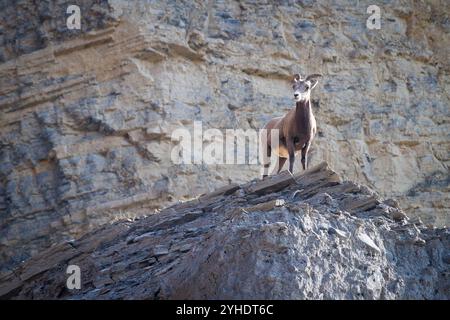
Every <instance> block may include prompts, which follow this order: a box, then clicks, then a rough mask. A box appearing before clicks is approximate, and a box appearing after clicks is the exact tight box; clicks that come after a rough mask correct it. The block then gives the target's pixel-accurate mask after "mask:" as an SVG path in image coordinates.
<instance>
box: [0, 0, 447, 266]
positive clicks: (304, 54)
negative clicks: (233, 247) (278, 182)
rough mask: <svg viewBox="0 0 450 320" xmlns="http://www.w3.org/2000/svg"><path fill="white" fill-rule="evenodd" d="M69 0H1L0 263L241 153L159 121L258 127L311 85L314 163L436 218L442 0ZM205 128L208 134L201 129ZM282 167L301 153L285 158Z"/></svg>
mask: <svg viewBox="0 0 450 320" xmlns="http://www.w3.org/2000/svg"><path fill="white" fill-rule="evenodd" d="M77 3H78V4H79V6H80V9H81V30H68V29H67V26H66V19H67V17H68V16H69V15H68V14H66V9H67V7H68V5H69V4H72V3H71V2H70V1H32V0H29V1H3V2H2V3H1V4H0V7H1V10H0V18H1V21H2V22H3V23H2V24H1V27H0V61H1V64H0V109H1V111H0V210H1V211H0V255H1V256H0V266H1V268H2V271H5V270H8V269H10V268H12V267H13V266H15V265H17V264H18V263H20V262H21V261H22V260H25V259H27V258H29V257H30V256H32V255H33V254H35V253H37V252H38V251H40V250H41V249H43V248H46V247H49V246H50V245H51V244H53V243H57V242H59V241H61V240H63V239H70V238H78V237H80V236H81V235H82V234H84V233H86V232H87V231H89V230H92V229H93V228H95V227H98V226H100V225H103V224H105V223H109V222H111V221H114V220H117V219H123V218H127V217H135V216H140V215H143V214H149V213H152V212H153V209H155V208H160V207H161V206H164V205H166V204H168V203H170V202H173V201H174V200H177V199H187V198H190V197H193V196H196V195H197V194H200V193H203V192H206V191H208V190H213V189H214V188H215V187H218V186H221V185H225V184H227V183H229V182H230V181H234V182H237V183H243V182H245V181H249V180H250V179H253V178H255V177H257V176H258V175H259V168H258V166H256V165H214V166H208V165H202V164H199V165H175V164H174V163H173V162H172V161H171V157H170V155H171V150H172V147H173V145H174V144H173V143H172V142H171V134H172V132H173V131H174V130H175V129H178V128H180V127H184V128H187V129H190V130H192V129H193V122H194V121H202V125H203V127H204V128H205V129H206V128H218V129H227V128H234V129H238V128H240V129H250V128H255V129H257V128H261V127H262V126H263V125H264V124H265V122H266V121H268V120H269V119H270V118H271V117H274V116H279V115H282V114H284V113H285V112H286V111H287V110H289V108H291V107H293V105H294V102H293V99H292V92H291V86H290V83H289V80H290V79H291V76H292V74H293V73H295V72H300V73H302V74H308V73H321V74H322V75H323V78H322V79H321V82H320V83H319V85H318V86H317V88H316V89H315V91H313V93H312V100H313V105H314V113H315V115H316V119H317V123H318V130H319V132H318V136H317V138H316V140H315V141H314V143H313V149H312V152H311V162H312V164H315V163H319V162H320V161H323V160H326V161H328V162H329V163H330V164H331V165H332V166H333V167H334V168H335V169H336V171H337V172H339V174H341V175H342V176H343V177H344V178H345V179H352V180H354V181H357V182H359V183H364V184H366V185H368V186H370V187H372V188H373V189H375V190H376V191H377V192H379V193H380V194H381V195H382V196H386V195H388V196H389V197H394V198H395V199H396V200H397V201H398V202H399V203H400V206H401V207H402V208H403V209H404V210H405V212H407V213H408V214H409V215H411V216H420V217H421V218H422V220H423V221H424V222H425V223H434V224H436V225H443V224H446V223H448V219H449V218H448V212H449V209H448V203H449V196H448V189H449V174H448V164H449V135H448V132H449V92H448V87H449V70H450V66H449V63H448V56H449V52H448V48H449V47H450V43H449V38H448V33H449V28H450V25H449V20H448V4H447V3H446V1H444V0H443V1H427V2H426V3H418V2H414V3H411V2H410V1H397V2H386V3H384V4H381V5H380V9H381V29H380V30H369V29H368V28H367V27H366V20H367V18H368V17H369V14H367V13H366V9H367V7H368V6H369V5H370V4H372V3H370V1H357V2H355V3H353V4H349V2H348V1H333V4H331V3H330V2H329V1H281V2H280V1H277V2H276V3H275V2H274V3H272V2H265V3H262V2H261V3H259V2H255V3H253V2H251V1H243V2H240V3H238V2H228V1H223V2H222V1H209V2H205V1H188V2H186V3H182V2H178V1H152V2H151V3H150V2H146V1H142V2H140V1H139V2H137V3H135V2H133V3H132V2H129V1H121V0H109V1H94V0H91V1H89V0H85V1H77ZM207 143H209V142H208V141H205V145H206V144H207ZM296 170H297V172H298V171H299V170H300V163H297V164H296Z"/></svg>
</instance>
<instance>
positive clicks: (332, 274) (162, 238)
mask: <svg viewBox="0 0 450 320" xmlns="http://www.w3.org/2000/svg"><path fill="white" fill-rule="evenodd" d="M448 248H450V243H449V230H448V228H429V227H426V226H424V225H423V224H422V223H421V221H420V219H413V220H412V219H409V218H408V217H407V216H406V215H405V214H404V212H403V211H402V210H401V209H399V208H398V206H397V205H396V203H395V201H393V200H389V199H388V200H384V201H383V200H382V199H381V198H380V197H379V196H378V195H377V194H376V193H375V192H373V191H372V190H370V189H369V188H367V187H365V186H362V185H359V184H356V183H354V182H351V181H342V179H341V178H340V177H339V176H338V175H337V174H336V173H335V172H334V171H333V170H331V169H330V167H329V166H328V164H327V163H321V164H319V165H317V166H315V167H313V168H310V169H309V170H307V171H306V172H302V173H299V174H295V175H291V174H289V173H288V172H282V173H281V174H279V175H276V176H272V177H269V178H267V179H264V180H252V181H251V182H248V183H246V184H242V185H237V184H230V185H228V186H225V187H223V188H221V189H218V190H216V191H214V192H212V193H209V194H204V195H202V196H199V197H198V198H196V199H193V200H191V201H187V202H183V203H178V204H175V205H173V206H171V207H168V208H166V209H164V210H162V211H161V212H159V213H157V214H153V215H150V216H147V217H144V218H140V219H137V220H134V221H131V220H130V221H122V222H116V223H114V224H111V225H105V226H103V227H102V228H100V229H98V230H96V231H93V232H91V233H89V234H87V235H85V236H84V237H82V238H81V239H79V240H76V241H72V242H65V243H62V244H60V245H56V246H53V247H52V248H50V249H48V250H46V251H45V252H43V253H41V254H39V255H37V256H35V257H33V258H31V259H30V260H28V261H27V262H25V263H24V264H22V265H21V266H19V267H18V268H17V269H16V270H14V272H11V273H9V274H7V275H4V276H3V277H2V278H1V279H0V297H1V298H3V299H16V298H25V299H44V298H50V299H124V298H125V299H449V298H450V295H449V288H450V284H449V263H450V252H449V250H448ZM69 265H77V266H79V267H80V269H81V289H79V290H77V289H74V290H69V289H67V287H66V281H67V278H68V277H69V275H68V274H67V273H66V270H67V267H68V266H69Z"/></svg>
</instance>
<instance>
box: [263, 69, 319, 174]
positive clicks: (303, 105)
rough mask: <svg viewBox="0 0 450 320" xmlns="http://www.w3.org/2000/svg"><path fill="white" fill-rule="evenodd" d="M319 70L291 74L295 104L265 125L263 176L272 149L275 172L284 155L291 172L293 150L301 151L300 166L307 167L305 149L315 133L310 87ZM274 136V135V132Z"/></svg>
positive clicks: (280, 166)
mask: <svg viewBox="0 0 450 320" xmlns="http://www.w3.org/2000/svg"><path fill="white" fill-rule="evenodd" d="M320 76H321V75H320V74H311V75H309V76H307V77H306V78H305V79H303V78H302V77H301V76H300V75H299V74H296V75H294V79H293V86H292V88H293V89H294V98H295V101H296V106H295V108H293V109H292V110H290V111H289V112H288V113H287V114H286V115H285V116H284V117H277V118H274V119H272V120H270V121H269V122H268V123H267V124H266V125H265V126H264V129H266V131H264V130H263V131H262V132H263V136H262V139H261V147H262V148H263V149H262V155H263V158H266V157H267V158H266V159H265V160H268V162H265V161H263V166H264V168H263V177H265V176H267V171H268V168H269V166H270V157H271V154H272V151H273V152H274V153H275V154H276V155H278V172H280V170H281V168H282V167H283V165H284V163H285V162H286V159H287V158H288V157H289V171H290V172H291V173H292V172H293V167H294V161H295V153H296V152H297V151H300V150H301V152H302V166H303V170H306V169H307V168H308V158H307V157H308V150H309V147H310V145H311V142H312V140H313V139H314V136H315V134H316V119H315V118H314V115H313V112H312V108H311V103H310V95H311V90H312V89H313V88H314V87H315V86H316V85H317V83H318V80H317V79H316V78H317V77H320ZM274 130H278V135H279V136H278V141H277V140H276V139H274V140H275V143H276V144H277V145H272V143H273V141H271V135H272V133H273V132H274ZM275 137H276V136H275Z"/></svg>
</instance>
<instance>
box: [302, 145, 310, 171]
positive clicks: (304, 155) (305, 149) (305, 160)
mask: <svg viewBox="0 0 450 320" xmlns="http://www.w3.org/2000/svg"><path fill="white" fill-rule="evenodd" d="M310 145H311V143H310V142H309V141H308V142H307V143H305V146H304V147H303V148H302V167H303V170H306V169H308V150H309V146H310Z"/></svg>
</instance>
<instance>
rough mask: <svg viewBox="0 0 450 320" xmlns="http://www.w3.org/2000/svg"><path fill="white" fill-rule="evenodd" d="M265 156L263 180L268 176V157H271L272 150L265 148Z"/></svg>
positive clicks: (268, 147)
mask: <svg viewBox="0 0 450 320" xmlns="http://www.w3.org/2000/svg"><path fill="white" fill-rule="evenodd" d="M266 148H267V149H266V152H265V156H266V157H264V159H263V174H262V177H263V179H264V178H265V177H267V176H268V172H269V167H270V157H271V156H272V148H271V147H270V146H267V147H266Z"/></svg>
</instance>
